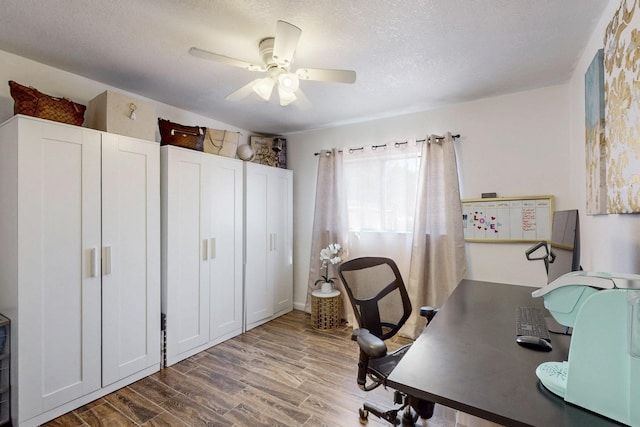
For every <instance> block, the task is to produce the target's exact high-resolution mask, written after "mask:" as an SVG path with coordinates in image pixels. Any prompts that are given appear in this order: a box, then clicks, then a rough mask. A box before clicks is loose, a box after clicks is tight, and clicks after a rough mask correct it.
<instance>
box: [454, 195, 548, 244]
mask: <svg viewBox="0 0 640 427" xmlns="http://www.w3.org/2000/svg"><path fill="white" fill-rule="evenodd" d="M553 204H554V200H553V196H529V197H500V198H495V199H467V200H462V224H463V229H464V238H465V240H467V241H478V242H539V241H541V240H547V241H548V240H549V239H551V221H552V218H553Z"/></svg>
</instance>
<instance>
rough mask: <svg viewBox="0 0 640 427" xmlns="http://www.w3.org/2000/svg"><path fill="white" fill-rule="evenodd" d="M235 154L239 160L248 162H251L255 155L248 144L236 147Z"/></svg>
mask: <svg viewBox="0 0 640 427" xmlns="http://www.w3.org/2000/svg"><path fill="white" fill-rule="evenodd" d="M236 154H237V155H238V158H239V159H240V160H244V161H247V162H248V161H251V160H253V156H254V154H255V153H254V152H253V148H251V146H250V145H249V144H242V145H240V146H238V150H237V153H236Z"/></svg>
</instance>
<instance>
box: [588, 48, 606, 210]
mask: <svg viewBox="0 0 640 427" xmlns="http://www.w3.org/2000/svg"><path fill="white" fill-rule="evenodd" d="M584 98H585V99H584V105H585V137H586V153H585V154H586V155H585V158H586V163H587V215H599V214H606V213H607V175H606V171H607V168H606V161H605V159H606V146H605V140H604V50H603V49H600V50H598V52H597V53H596V55H595V56H594V57H593V60H592V61H591V65H589V68H588V69H587V72H586V73H585V75H584Z"/></svg>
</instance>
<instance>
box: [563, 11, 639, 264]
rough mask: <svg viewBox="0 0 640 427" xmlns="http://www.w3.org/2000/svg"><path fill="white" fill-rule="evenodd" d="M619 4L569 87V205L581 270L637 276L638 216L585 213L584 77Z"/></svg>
mask: <svg viewBox="0 0 640 427" xmlns="http://www.w3.org/2000/svg"><path fill="white" fill-rule="evenodd" d="M619 5H620V2H618V1H612V2H609V5H608V6H607V9H606V10H605V11H604V12H603V15H602V18H601V20H600V22H599V23H598V26H597V29H596V30H595V31H594V33H593V34H592V37H591V39H590V40H589V43H588V44H587V47H586V49H585V52H584V55H583V56H582V57H581V58H580V60H579V62H578V65H577V66H576V70H575V72H574V75H573V77H572V78H571V82H570V84H569V86H570V92H569V93H570V100H571V103H570V110H571V121H570V142H571V144H570V149H571V169H572V174H571V176H570V188H571V196H572V203H573V204H575V205H576V206H578V207H579V208H580V232H581V236H580V237H581V239H580V240H581V243H582V253H581V262H582V266H583V268H584V269H585V270H594V271H612V272H624V273H640V216H639V215H637V214H626V215H597V216H587V215H586V212H585V206H586V191H585V179H586V169H585V149H584V144H585V130H584V129H585V125H584V73H585V71H586V70H587V68H588V66H589V64H590V63H591V60H592V59H593V56H594V55H595V53H596V51H597V50H598V49H600V48H602V47H604V32H605V29H606V27H607V25H608V24H609V22H610V21H611V18H612V17H613V15H614V13H615V11H616V10H617V9H618V6H619Z"/></svg>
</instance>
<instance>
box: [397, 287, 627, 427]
mask: <svg viewBox="0 0 640 427" xmlns="http://www.w3.org/2000/svg"><path fill="white" fill-rule="evenodd" d="M534 289H535V288H530V287H525V286H516V285H507V284H499V283H490V282H479V281H474V280H463V281H462V282H460V284H459V285H458V287H457V288H456V290H455V291H454V292H453V293H452V294H451V296H450V297H449V299H448V300H447V301H446V303H445V304H444V305H443V306H442V308H441V309H440V312H439V313H438V315H437V316H436V317H435V318H434V320H433V322H432V323H431V325H429V327H428V328H425V330H424V332H423V333H422V335H421V336H420V337H418V339H417V340H416V342H415V343H414V344H413V345H412V346H411V349H410V350H409V351H408V352H407V354H406V355H405V356H404V357H403V359H402V361H401V362H400V363H399V364H398V366H397V367H396V368H395V369H394V371H393V372H392V373H391V375H390V376H389V378H388V382H389V385H390V386H391V387H392V388H394V389H398V390H400V391H403V392H405V393H408V394H411V395H414V396H417V397H420V398H422V399H426V400H430V401H432V402H436V403H439V404H442V405H445V406H448V407H450V408H454V409H458V410H460V411H463V412H466V413H468V414H472V415H475V416H477V417H480V418H484V419H487V420H490V421H493V422H496V423H499V424H503V425H506V426H523V425H532V426H541V427H542V426H576V427H578V426H579V427H584V426H608V425H612V426H613V425H619V424H617V423H615V422H613V421H611V420H608V419H606V418H603V417H600V416H599V415H597V414H594V413H591V412H588V411H586V410H584V409H582V408H579V407H577V406H574V405H571V404H567V403H566V402H565V401H564V400H563V399H561V398H559V397H557V396H556V395H554V394H552V393H551V392H549V391H548V390H547V389H545V388H544V387H543V386H542V384H540V382H539V381H538V378H537V377H536V374H535V369H536V367H537V366H538V365H539V364H540V363H542V362H545V361H548V360H557V361H561V360H567V355H568V350H569V341H570V337H569V336H566V335H556V334H552V335H551V343H552V345H553V350H552V351H551V352H549V353H544V352H538V351H535V350H529V349H526V348H523V347H521V346H519V345H518V344H516V340H515V338H516V337H515V307H516V306H518V305H521V306H528V307H542V306H543V305H542V303H543V301H542V299H541V298H532V297H531V292H532V291H533V290H534ZM594 369H597V367H594Z"/></svg>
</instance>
